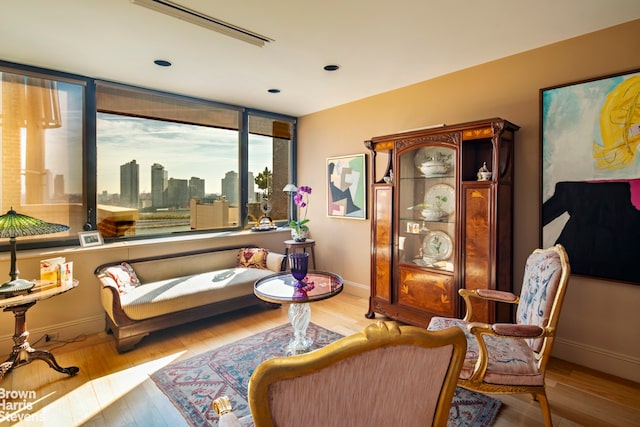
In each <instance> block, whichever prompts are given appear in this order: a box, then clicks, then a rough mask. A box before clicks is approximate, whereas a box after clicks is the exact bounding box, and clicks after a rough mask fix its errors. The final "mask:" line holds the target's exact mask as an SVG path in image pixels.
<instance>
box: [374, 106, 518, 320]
mask: <svg viewBox="0 0 640 427" xmlns="http://www.w3.org/2000/svg"><path fill="white" fill-rule="evenodd" d="M518 129H519V127H518V126H517V125H514V124H513V123H510V122H509V121H507V120H503V119H500V118H492V119H487V120H479V121H475V122H469V123H461V124H457V125H450V126H445V125H442V126H437V127H429V128H425V129H422V130H414V131H409V132H403V133H397V134H391V135H385V136H379V137H375V138H371V139H370V140H368V141H365V146H366V147H367V148H368V150H369V151H370V152H371V156H369V174H370V177H369V178H370V179H369V182H370V183H371V187H370V195H371V197H370V198H369V200H370V203H371V206H370V212H372V220H371V245H372V251H371V295H370V297H369V311H368V312H367V315H366V316H367V317H368V318H373V317H375V315H376V313H379V314H381V315H384V316H387V317H390V318H392V319H395V320H399V321H402V322H405V323H409V324H413V325H417V326H422V327H426V326H427V324H428V323H429V320H430V319H431V317H433V316H450V317H460V316H461V315H462V314H463V313H462V312H461V311H462V309H463V304H462V303H461V299H460V296H459V295H458V290H459V289H462V288H465V289H496V290H503V291H510V292H511V291H512V290H513V266H512V253H513V177H514V170H513V169H514V143H515V133H516V131H517V130H518ZM473 311H474V313H475V320H476V321H481V322H502V321H504V322H507V321H510V319H511V318H512V313H511V312H510V309H509V308H508V307H500V306H497V305H496V304H495V303H487V302H482V303H478V304H477V305H474V306H473Z"/></svg>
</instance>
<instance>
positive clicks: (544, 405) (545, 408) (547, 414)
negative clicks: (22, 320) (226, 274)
mask: <svg viewBox="0 0 640 427" xmlns="http://www.w3.org/2000/svg"><path fill="white" fill-rule="evenodd" d="M536 400H537V401H538V403H539V404H540V409H541V410H542V418H544V425H545V426H546V427H553V422H552V421H551V408H550V407H549V400H547V394H546V393H545V392H544V391H543V392H542V393H538V394H537V395H536Z"/></svg>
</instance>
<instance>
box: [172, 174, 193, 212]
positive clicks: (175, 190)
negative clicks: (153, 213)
mask: <svg viewBox="0 0 640 427" xmlns="http://www.w3.org/2000/svg"><path fill="white" fill-rule="evenodd" d="M167 207H169V208H188V207H189V185H188V183H187V180H186V179H178V178H169V184H168V185H167Z"/></svg>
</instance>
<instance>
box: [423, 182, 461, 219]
mask: <svg viewBox="0 0 640 427" xmlns="http://www.w3.org/2000/svg"><path fill="white" fill-rule="evenodd" d="M424 202H425V203H426V204H428V205H431V206H435V207H438V208H440V209H442V210H443V211H445V212H446V213H447V215H451V214H452V213H453V211H454V209H455V207H456V191H455V190H454V189H453V187H452V186H450V185H447V184H436V185H434V186H433V187H431V188H429V189H428V190H427V194H426V195H425V197H424Z"/></svg>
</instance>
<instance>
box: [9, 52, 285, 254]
mask: <svg viewBox="0 0 640 427" xmlns="http://www.w3.org/2000/svg"><path fill="white" fill-rule="evenodd" d="M0 71H6V72H9V73H23V74H28V75H36V76H38V77H43V78H47V79H51V80H64V81H70V82H72V83H75V84H82V85H83V86H84V94H83V95H84V100H83V101H84V107H83V115H84V123H83V129H84V131H83V160H82V166H83V172H82V177H83V178H82V179H83V183H82V191H83V198H82V199H83V204H84V208H85V210H86V213H87V223H86V224H85V225H84V227H83V228H84V231H90V230H97V197H98V194H97V161H98V159H97V113H98V111H97V98H96V92H97V84H98V83H99V82H100V83H107V84H113V85H119V86H123V87H127V86H128V87H130V88H132V89H135V90H137V91H144V92H148V93H151V94H154V95H157V96H161V97H168V98H174V99H178V100H183V101H187V102H195V103H204V104H206V105H209V106H213V107H218V108H225V109H230V110H235V111H236V112H237V113H238V114H239V119H238V133H239V140H240V141H239V144H240V146H239V176H240V182H239V186H240V191H239V197H240V209H239V211H240V218H241V219H240V222H239V224H238V226H236V227H229V228H225V229H216V230H191V231H184V232H174V233H162V234H145V235H141V236H125V237H116V238H106V239H105V243H109V242H110V241H127V240H141V239H145V240H154V239H166V238H171V237H174V238H176V239H180V237H181V236H184V235H191V234H212V235H214V234H216V233H222V232H228V231H240V230H244V229H246V228H247V223H248V220H247V213H248V208H247V202H248V184H249V183H248V172H249V171H248V141H249V126H248V123H249V122H248V120H249V116H251V115H256V116H259V117H263V118H269V119H273V120H280V121H284V122H288V123H290V124H291V127H292V134H291V140H290V144H291V145H290V150H289V159H287V162H288V166H289V176H290V180H291V182H295V179H296V176H297V170H296V158H297V118H296V117H293V116H288V115H284V114H279V113H274V112H269V111H264V110H258V109H252V108H247V107H242V106H237V105H231V104H226V103H221V102H217V101H212V100H209V99H203V98H196V97H191V96H186V95H181V94H175V93H170V92H165V91H159V90H153V89H148V88H141V87H138V86H132V85H122V84H119V83H115V82H109V81H105V80H104V79H95V78H91V77H88V76H83V75H79V74H72V73H67V72H61V71H56V70H50V69H45V68H40V67H33V66H29V65H24V64H18V63H13V62H9V61H3V60H0ZM274 191H277V189H274ZM284 222H286V221H284ZM284 222H283V221H280V224H279V225H284ZM77 244H78V239H77V237H75V236H64V237H60V238H58V239H55V238H53V239H47V240H43V241H39V240H28V241H22V242H20V241H19V242H18V246H19V247H20V248H21V249H36V248H47V247H60V246H75V245H77ZM8 248H9V243H8V242H6V243H4V244H0V249H2V250H6V249H8Z"/></svg>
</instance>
